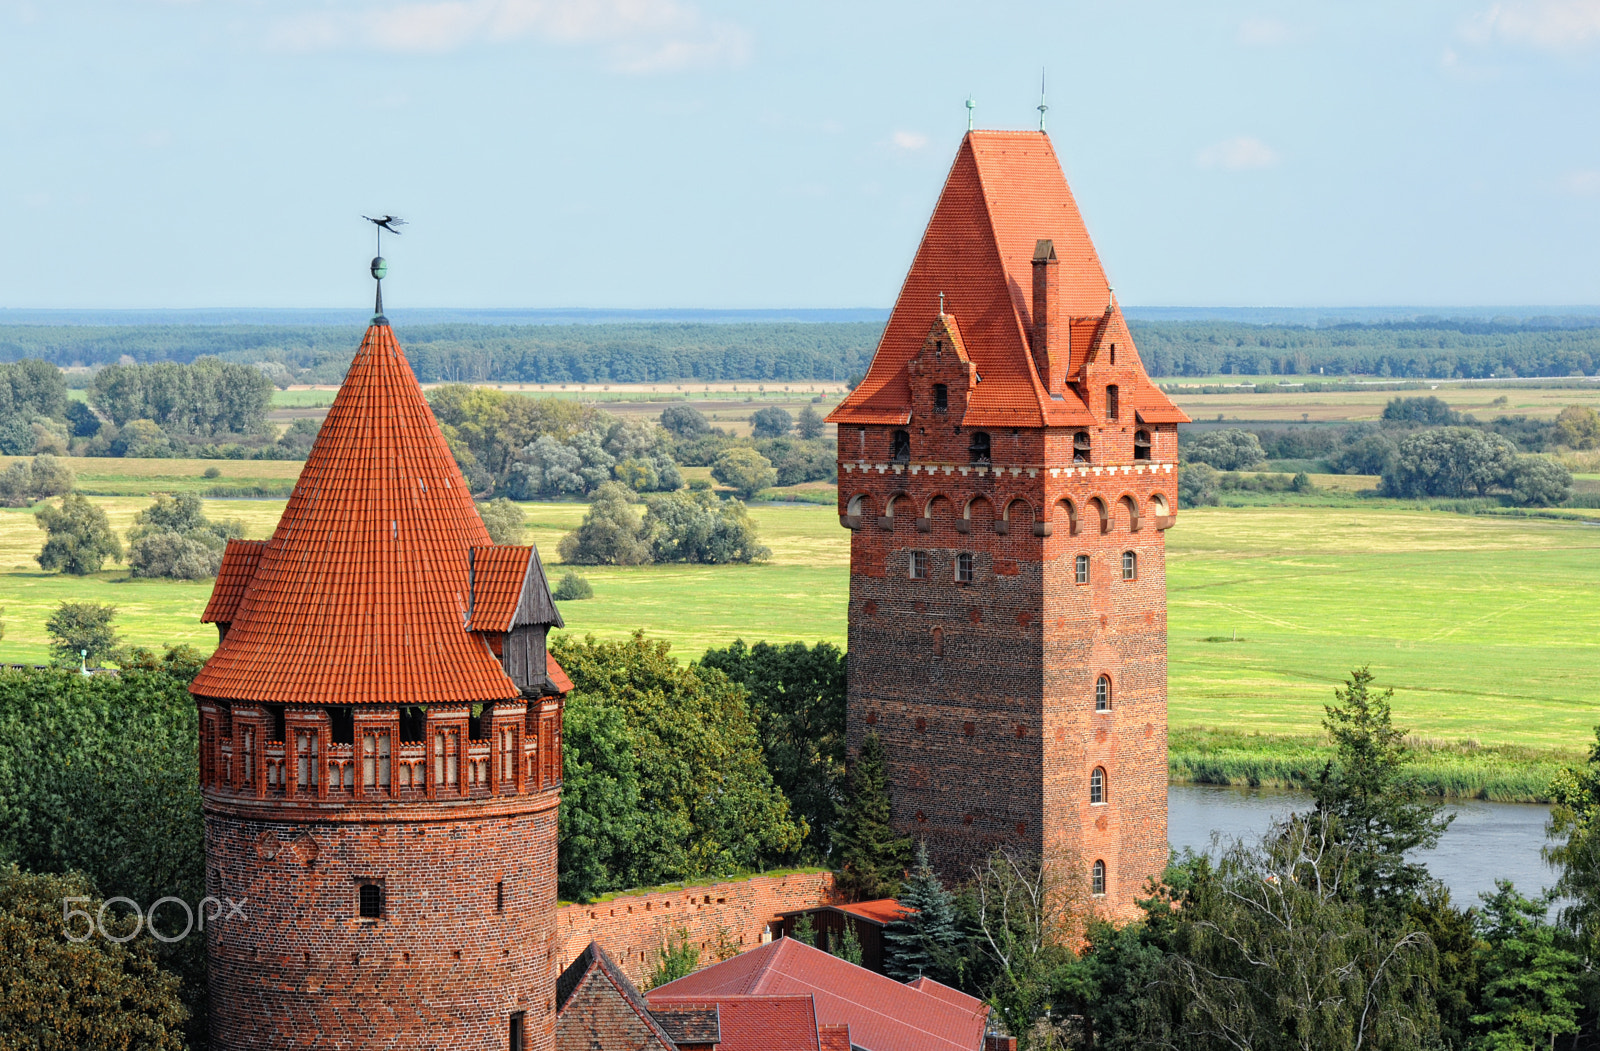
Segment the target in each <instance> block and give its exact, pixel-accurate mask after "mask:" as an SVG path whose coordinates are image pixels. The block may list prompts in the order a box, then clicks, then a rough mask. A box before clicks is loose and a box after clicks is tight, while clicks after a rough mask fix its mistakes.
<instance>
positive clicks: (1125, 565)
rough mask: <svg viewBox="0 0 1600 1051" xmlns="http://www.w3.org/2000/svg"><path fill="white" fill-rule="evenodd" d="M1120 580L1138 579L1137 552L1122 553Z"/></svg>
mask: <svg viewBox="0 0 1600 1051" xmlns="http://www.w3.org/2000/svg"><path fill="white" fill-rule="evenodd" d="M1122 579H1123V580H1138V579H1139V553H1138V552H1137V551H1124V552H1123V553H1122Z"/></svg>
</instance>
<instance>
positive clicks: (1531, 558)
mask: <svg viewBox="0 0 1600 1051" xmlns="http://www.w3.org/2000/svg"><path fill="white" fill-rule="evenodd" d="M196 464H205V465H211V464H216V465H218V466H220V467H221V468H222V470H223V471H224V472H228V473H227V474H226V475H225V476H224V478H223V479H209V480H208V479H203V478H198V476H199V475H200V470H199V469H193V467H194V465H196ZM98 465H105V467H104V469H105V470H107V471H108V472H109V471H113V470H117V469H119V468H120V469H121V472H122V481H121V482H116V481H115V480H114V479H113V478H112V477H111V476H110V475H109V474H108V475H107V478H106V482H105V488H114V487H115V486H118V485H120V486H123V487H125V488H126V489H130V490H131V489H138V488H140V487H143V488H144V491H143V492H142V493H141V494H140V495H137V496H135V495H131V494H126V495H107V496H95V497H93V499H94V500H95V502H96V503H98V504H99V505H101V506H102V507H104V508H105V509H106V511H107V513H108V515H109V516H110V518H111V520H112V524H113V526H114V527H115V528H117V529H118V530H126V528H127V527H128V526H129V525H131V523H132V519H133V515H134V514H135V513H136V512H137V511H138V510H140V509H141V508H143V507H144V506H146V505H147V504H148V502H149V497H148V495H147V494H148V493H149V492H150V491H152V490H166V489H168V488H169V483H173V482H175V483H179V485H190V484H192V485H195V486H196V487H199V486H200V485H201V483H205V484H207V485H214V484H216V483H217V482H219V481H230V482H234V483H236V484H244V483H245V482H246V481H247V480H249V479H252V478H253V479H257V480H271V481H276V482H279V483H282V482H284V481H287V480H288V478H287V477H284V476H285V475H287V476H288V477H292V473H290V472H292V470H293V469H294V468H296V467H297V466H298V465H294V464H279V463H271V462H266V463H252V462H243V463H234V462H229V461H173V460H168V461H98V462H97V466H98ZM75 466H76V465H75ZM142 470H148V471H149V473H147V474H142V475H135V474H134V473H133V472H135V471H142ZM255 471H261V472H262V473H261V474H254V473H250V472H255ZM81 477H82V478H83V480H84V487H85V488H86V489H91V490H99V489H100V485H101V483H100V482H99V481H98V480H97V476H95V475H93V474H91V473H89V472H88V471H85V472H84V473H83V474H82V475H81ZM197 479H198V480H197ZM179 485H172V486H170V487H171V488H178V487H179ZM201 491H204V490H203V489H202V490H201ZM1260 495H1261V496H1262V497H1263V498H1265V497H1266V496H1267V494H1260ZM1339 495H1343V496H1344V497H1345V498H1344V499H1343V500H1339V499H1337V497H1336V496H1335V494H1331V493H1330V494H1326V495H1325V496H1324V497H1323V498H1322V499H1321V500H1320V501H1318V502H1314V503H1302V504H1295V503H1294V502H1293V500H1291V499H1287V498H1288V497H1292V496H1293V494H1285V499H1284V500H1283V501H1281V502H1280V503H1278V504H1275V505H1274V504H1268V505H1265V506H1238V507H1214V508H1204V509H1199V510H1191V511H1184V512H1182V513H1181V514H1180V515H1179V518H1178V524H1177V525H1176V527H1174V528H1173V529H1172V530H1170V531H1169V532H1168V533H1167V534H1166V537H1167V543H1168V564H1167V580H1168V602H1169V611H1170V612H1169V618H1168V632H1169V664H1168V670H1169V681H1170V688H1169V699H1170V713H1171V716H1170V718H1171V724H1172V727H1173V736H1172V743H1173V762H1172V765H1173V773H1174V775H1175V776H1176V777H1179V778H1182V779H1190V780H1204V781H1232V782H1239V781H1251V782H1258V783H1263V784H1298V783H1303V782H1304V781H1305V779H1306V778H1307V777H1309V776H1314V772H1315V769H1316V768H1318V767H1319V766H1320V763H1321V755H1322V753H1321V752H1320V743H1319V740H1318V739H1319V737H1320V722H1321V718H1322V706H1323V705H1324V704H1325V703H1327V702H1328V701H1330V700H1331V699H1332V689H1333V687H1334V686H1335V685H1336V684H1337V683H1338V682H1340V681H1341V680H1342V678H1343V677H1344V676H1345V675H1346V674H1347V673H1348V672H1349V670H1350V669H1351V668H1354V667H1356V666H1358V665H1361V664H1370V665H1371V666H1372V668H1373V669H1374V671H1375V672H1376V673H1377V677H1378V681H1379V682H1380V683H1381V684H1382V685H1384V686H1392V687H1394V690H1395V701H1394V707H1395V714H1396V719H1397V722H1398V724H1399V725H1401V726H1403V727H1405V728H1406V729H1407V730H1408V731H1410V733H1411V734H1412V735H1413V736H1414V739H1415V743H1417V744H1418V746H1419V747H1420V748H1421V749H1422V750H1423V752H1424V755H1425V758H1426V763H1425V766H1426V767H1427V771H1428V772H1429V777H1430V784H1434V785H1435V786H1436V787H1438V789H1439V790H1440V791H1444V792H1451V793H1455V794H1484V795H1488V796H1490V797H1494V798H1536V797H1537V796H1538V793H1539V792H1540V791H1541V790H1542V786H1543V784H1544V783H1545V782H1546V781H1547V780H1548V773H1549V772H1550V771H1551V770H1553V769H1554V764H1556V763H1559V762H1562V761H1566V760H1568V759H1570V758H1572V757H1575V756H1577V755H1578V754H1580V753H1581V751H1582V750H1583V749H1584V748H1585V747H1586V745H1587V743H1588V742H1589V741H1592V740H1593V736H1594V726H1595V724H1596V723H1600V527H1596V526H1595V525H1592V524H1584V523H1582V522H1577V521H1561V520H1556V519H1538V518H1505V517H1500V516H1493V515H1467V514H1452V513H1448V512H1442V511H1436V510H1425V509H1408V508H1405V507H1399V506H1393V505H1387V504H1380V503H1377V502H1374V501H1361V500H1353V499H1351V498H1350V497H1349V496H1348V495H1347V494H1339ZM283 503H284V502H283V501H282V500H281V499H211V500H207V502H206V506H207V511H208V513H209V514H211V515H212V516H213V517H223V518H235V519H239V520H240V521H241V522H243V524H244V526H245V529H246V532H247V534H248V535H250V536H255V537H264V536H266V535H268V534H269V533H270V531H271V529H272V527H273V525H274V524H275V523H276V521H277V518H278V515H279V514H280V513H281V511H282V508H283ZM525 506H526V509H527V511H528V518H529V526H530V528H529V532H528V538H529V539H530V540H532V541H533V542H535V543H537V544H538V545H539V549H540V551H541V553H542V555H543V557H544V558H545V560H546V562H547V565H548V566H549V568H550V571H551V576H552V577H553V578H554V577H559V576H560V574H561V573H562V572H564V569H563V567H561V566H560V565H559V563H558V561H557V560H558V555H557V544H558V542H559V540H560V538H561V536H562V535H563V534H564V533H565V532H567V531H568V530H570V529H572V528H573V527H574V526H576V525H577V524H578V522H579V521H580V520H581V518H582V516H583V514H584V511H585V505H582V504H577V503H555V504H527V505H525ZM751 514H752V516H753V517H754V519H755V520H756V523H757V525H758V526H759V528H760V530H761V534H762V539H763V541H764V542H765V543H766V544H767V545H768V546H769V547H770V548H771V549H772V558H771V560H770V561H769V562H767V563H765V564H762V565H751V566H646V567H633V568H620V567H582V568H581V569H580V570H579V571H580V572H581V573H583V575H584V576H586V577H587V578H588V579H589V580H590V581H591V583H592V584H593V585H594V590H595V597H594V598H593V599H590V600H587V601H583V602H569V603H563V604H562V615H563V616H564V617H565V619H566V622H567V630H568V631H572V632H579V633H593V634H595V635H597V636H601V637H619V636H623V635H626V634H628V633H630V632H632V631H635V630H640V629H642V630H644V631H645V632H647V633H649V634H650V635H652V636H654V637H658V638H662V639H665V640H667V641H668V642H670V643H671V644H672V647H673V652H674V653H675V654H677V655H678V656H679V657H680V658H683V659H694V658H696V657H698V656H699V655H700V654H701V653H703V652H704V651H705V649H706V648H708V647H711V646H720V645H724V644H726V643H727V642H729V641H731V640H733V639H734V638H740V637H742V638H744V639H745V640H747V641H752V642H753V641H756V640H761V639H765V640H768V641H774V642H778V641H789V640H798V641H803V642H815V641H818V640H824V639H825V640H828V641H831V642H834V643H837V644H839V645H843V644H844V641H845V601H846V597H847V593H848V585H849V580H848V565H849V534H848V533H847V532H846V531H845V530H843V529H841V528H840V527H839V525H838V518H837V516H836V515H835V513H834V511H833V509H832V507H824V506H816V505H807V504H803V503H797V504H758V505H756V506H754V507H752V508H751ZM42 542H43V533H42V532H41V531H40V530H39V529H38V528H37V527H36V525H35V523H34V519H33V516H32V514H31V512H30V511H28V510H26V509H4V510H0V607H3V613H0V620H3V623H4V629H5V634H4V639H3V641H0V657H3V659H4V660H6V661H14V662H31V661H42V660H43V659H44V658H45V653H46V637H45V633H44V621H45V618H46V617H47V616H48V615H49V612H50V610H51V609H53V608H54V606H55V605H56V604H57V603H59V602H61V601H63V600H66V599H80V600H82V599H90V600H95V601H106V602H112V603H115V604H116V605H117V607H118V610H119V615H118V623H119V627H120V630H121V632H122V634H123V636H124V638H125V639H126V641H128V642H129V643H133V644H137V645H144V646H150V647H152V648H156V647H159V646H160V645H161V644H163V643H177V642H186V643H189V644H191V645H194V646H196V647H198V648H200V649H201V650H203V651H209V650H210V649H212V648H213V647H214V645H215V639H216V633H215V630H214V629H213V628H211V627H209V626H206V625H202V624H200V623H199V622H198V618H199V615H200V613H201V611H202V610H203V609H204V607H205V604H206V600H207V598H208V596H209V594H210V589H211V585H210V583H209V582H204V583H180V582H168V581H148V580H133V579H130V578H129V577H128V574H127V572H126V570H125V569H123V568H121V567H114V568H112V569H109V570H107V571H105V572H102V573H100V574H97V575H96V576H93V577H89V578H73V577H65V576H61V575H57V574H46V573H42V572H40V571H39V569H38V567H37V565H36V564H35V563H34V562H33V555H34V554H35V553H37V551H38V550H39V547H40V545H41V544H42Z"/></svg>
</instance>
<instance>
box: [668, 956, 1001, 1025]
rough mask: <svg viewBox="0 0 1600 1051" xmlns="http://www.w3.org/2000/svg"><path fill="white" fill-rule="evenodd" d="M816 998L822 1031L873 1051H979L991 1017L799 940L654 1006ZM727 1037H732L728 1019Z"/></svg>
mask: <svg viewBox="0 0 1600 1051" xmlns="http://www.w3.org/2000/svg"><path fill="white" fill-rule="evenodd" d="M801 994H810V995H811V997H812V998H813V999H814V1000H815V1002H816V1013H817V1022H818V1024H819V1025H823V1026H831V1025H848V1026H849V1027H850V1041H851V1043H853V1044H854V1045H856V1046H857V1047H861V1048H865V1049H866V1051H980V1049H981V1048H982V1047H983V1033H984V1028H985V1025H986V1023H987V1021H988V1018H989V1009H988V1007H986V1006H985V1005H984V1004H983V1002H982V1001H980V1000H975V999H973V998H972V997H970V996H967V995H965V994H964V993H960V992H957V991H956V990H954V989H949V990H944V991H941V993H940V994H939V995H934V994H933V993H931V992H930V991H929V990H928V989H927V988H926V987H923V988H913V987H911V986H908V985H902V984H901V983H899V982H897V981H895V980H894V979H892V978H886V977H884V976H883V975H881V974H875V973H873V972H872V971H868V970H866V969H865V968H862V967H857V966H856V965H854V964H852V963H849V962H847V961H845V960H841V959H839V958H838V957H836V956H830V955H828V954H827V953H825V952H822V951H820V950H818V949H813V948H812V947H811V946H809V945H806V944H804V943H802V942H799V941H796V940H795V939H793V938H779V939H778V940H777V941H775V942H770V943H768V944H766V945H763V946H761V947H760V948H758V949H752V950H750V951H749V952H746V953H741V954H739V955H738V956H735V957H734V958H733V959H731V960H726V961H724V962H722V963H719V964H716V965H714V966H711V967H707V968H705V969H704V970H701V971H696V972H695V973H694V974H691V975H688V976H686V977H683V978H679V979H678V980H677V981H675V982H668V983H667V984H666V985H663V986H660V987H659V988H657V989H653V990H651V991H650V992H649V993H647V994H646V999H648V1000H649V1001H650V1003H651V1004H652V1005H653V1004H655V1003H656V1002H657V1001H658V999H659V1000H660V1001H661V1002H663V1003H665V1002H679V1001H689V1000H694V1001H701V1002H710V1001H716V1002H719V1003H720V1002H722V1000H723V998H724V997H729V996H762V995H768V996H791V995H801ZM723 1017H724V1022H723V1025H724V1030H723V1031H724V1033H726V1031H727V1030H726V1026H727V1022H726V1017H727V1016H726V1015H724V1016H723Z"/></svg>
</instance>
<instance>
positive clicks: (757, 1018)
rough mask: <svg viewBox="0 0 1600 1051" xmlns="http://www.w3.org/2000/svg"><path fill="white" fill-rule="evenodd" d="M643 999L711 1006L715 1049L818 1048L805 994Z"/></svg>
mask: <svg viewBox="0 0 1600 1051" xmlns="http://www.w3.org/2000/svg"><path fill="white" fill-rule="evenodd" d="M662 988H663V989H664V988H666V986H662ZM646 999H648V1000H649V1001H650V1007H651V1008H652V1010H660V1009H662V1008H666V1007H672V1008H685V1007H702V1008H705V1007H714V1008H715V1009H716V1011H717V1022H718V1026H719V1027H720V1034H719V1035H720V1036H721V1039H720V1040H719V1041H718V1042H717V1049H718V1051H820V1039H819V1034H818V1032H817V1014H816V1009H815V1007H814V1006H813V1003H812V999H811V997H809V996H719V997H716V998H715V999H714V1000H703V1001H702V1000H695V999H692V998H691V999H686V1000H676V999H673V998H670V997H661V998H659V999H657V998H655V997H654V996H652V995H651V994H646Z"/></svg>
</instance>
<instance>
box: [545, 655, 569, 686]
mask: <svg viewBox="0 0 1600 1051" xmlns="http://www.w3.org/2000/svg"><path fill="white" fill-rule="evenodd" d="M544 672H545V675H547V676H548V677H549V679H550V682H551V684H552V685H554V686H555V688H556V689H558V690H560V691H561V692H562V693H571V692H572V680H571V679H570V678H568V677H567V670H566V669H565V668H563V667H562V666H561V665H560V664H558V663H556V659H555V658H554V657H550V656H546V657H545V659H544Z"/></svg>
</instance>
